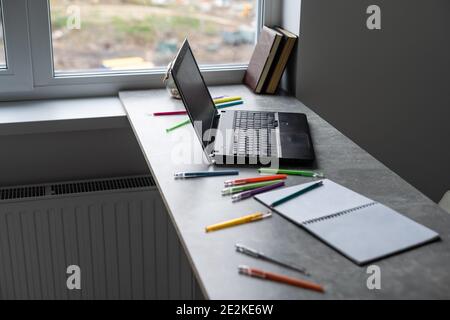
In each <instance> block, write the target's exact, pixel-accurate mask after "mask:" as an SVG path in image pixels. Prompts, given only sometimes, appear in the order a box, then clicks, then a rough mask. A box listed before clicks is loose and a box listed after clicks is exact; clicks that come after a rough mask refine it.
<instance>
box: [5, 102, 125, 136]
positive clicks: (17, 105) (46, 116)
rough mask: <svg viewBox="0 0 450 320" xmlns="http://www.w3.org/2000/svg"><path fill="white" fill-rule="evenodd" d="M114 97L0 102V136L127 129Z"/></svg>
mask: <svg viewBox="0 0 450 320" xmlns="http://www.w3.org/2000/svg"><path fill="white" fill-rule="evenodd" d="M128 125H129V124H128V121H127V119H126V114H125V110H124V109H123V107H122V104H121V103H120V100H119V98H118V97H114V96H111V97H95V98H82V99H53V100H34V101H17V102H0V135H13V134H30V133H43V132H60V131H79V130H95V129H107V128H124V127H128Z"/></svg>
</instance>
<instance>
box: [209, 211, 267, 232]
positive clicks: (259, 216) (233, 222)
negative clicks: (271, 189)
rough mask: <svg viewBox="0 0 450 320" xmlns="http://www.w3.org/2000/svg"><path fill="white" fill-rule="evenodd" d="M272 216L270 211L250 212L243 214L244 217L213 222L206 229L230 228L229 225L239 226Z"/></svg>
mask: <svg viewBox="0 0 450 320" xmlns="http://www.w3.org/2000/svg"><path fill="white" fill-rule="evenodd" d="M271 216H272V213H271V212H268V213H261V212H257V213H253V214H249V215H247V216H243V217H240V218H236V219H231V220H228V221H224V222H220V223H216V224H213V225H211V226H208V227H206V228H205V231H206V232H211V231H216V230H220V229H225V228H229V227H234V226H237V225H240V224H244V223H249V222H254V221H259V220H262V219H266V218H269V217H271Z"/></svg>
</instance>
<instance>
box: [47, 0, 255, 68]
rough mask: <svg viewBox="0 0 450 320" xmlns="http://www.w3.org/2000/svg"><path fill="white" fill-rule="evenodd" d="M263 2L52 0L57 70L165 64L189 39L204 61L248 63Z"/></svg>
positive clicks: (206, 62)
mask: <svg viewBox="0 0 450 320" xmlns="http://www.w3.org/2000/svg"><path fill="white" fill-rule="evenodd" d="M257 4H258V0H50V13H51V26H52V43H53V60H54V69H55V72H56V73H58V72H82V71H92V70H95V71H98V70H132V69H148V68H156V67H165V66H167V64H168V63H169V62H170V61H171V60H172V59H173V58H174V55H175V54H176V52H177V50H178V48H179V46H180V45H181V43H182V41H183V39H184V38H185V37H188V38H189V42H190V44H191V46H192V47H193V51H194V54H195V55H196V58H197V60H198V63H199V64H202V65H208V64H239V63H248V61H249V60H250V56H251V54H252V51H253V46H254V43H255V37H256V30H257V26H256V20H257V13H258V7H257Z"/></svg>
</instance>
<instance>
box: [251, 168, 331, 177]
mask: <svg viewBox="0 0 450 320" xmlns="http://www.w3.org/2000/svg"><path fill="white" fill-rule="evenodd" d="M258 171H259V173H270V174H277V173H280V174H289V175H294V176H303V177H313V178H323V177H324V176H325V175H324V174H323V173H322V172H314V171H307V170H288V169H271V168H259V169H258Z"/></svg>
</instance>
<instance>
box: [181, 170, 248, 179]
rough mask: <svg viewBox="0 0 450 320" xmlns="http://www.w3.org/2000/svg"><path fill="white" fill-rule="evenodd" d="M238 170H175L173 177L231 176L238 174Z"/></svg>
mask: <svg viewBox="0 0 450 320" xmlns="http://www.w3.org/2000/svg"><path fill="white" fill-rule="evenodd" d="M238 174H239V171H238V170H221V171H192V172H176V173H175V174H174V177H175V179H186V178H199V177H215V176H233V175H238Z"/></svg>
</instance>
